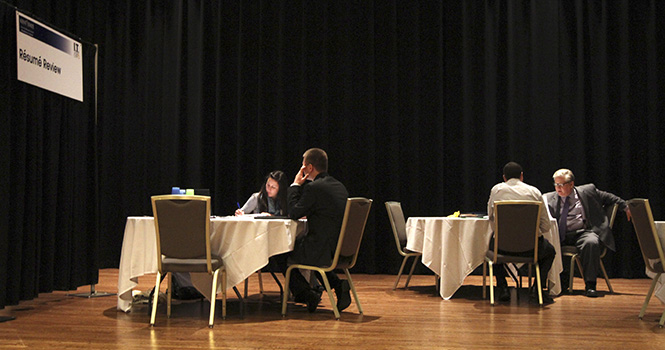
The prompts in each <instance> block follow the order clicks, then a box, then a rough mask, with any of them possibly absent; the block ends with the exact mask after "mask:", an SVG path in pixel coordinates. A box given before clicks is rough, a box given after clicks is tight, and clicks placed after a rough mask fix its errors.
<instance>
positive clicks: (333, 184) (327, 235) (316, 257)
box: [288, 173, 349, 266]
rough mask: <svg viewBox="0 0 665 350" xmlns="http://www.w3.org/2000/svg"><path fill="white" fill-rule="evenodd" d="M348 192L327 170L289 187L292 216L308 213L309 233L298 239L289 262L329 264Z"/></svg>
mask: <svg viewBox="0 0 665 350" xmlns="http://www.w3.org/2000/svg"><path fill="white" fill-rule="evenodd" d="M348 197H349V193H348V192H347V190H346V187H344V185H343V184H342V183H341V182H339V181H337V180H336V179H335V178H333V177H332V176H330V175H328V174H327V173H321V174H319V175H318V176H317V177H316V179H314V181H312V182H307V183H305V184H304V185H303V186H291V187H289V189H288V205H289V217H291V218H292V219H294V220H297V219H299V218H301V217H303V216H306V217H307V235H306V236H305V237H303V238H301V239H299V240H298V241H296V244H295V247H294V249H293V253H291V255H290V256H289V262H290V263H299V264H307V265H315V266H330V264H331V263H332V256H333V254H334V252H335V248H336V247H337V240H338V238H339V231H340V229H341V228H342V220H343V218H344V209H345V208H346V200H347V198H348Z"/></svg>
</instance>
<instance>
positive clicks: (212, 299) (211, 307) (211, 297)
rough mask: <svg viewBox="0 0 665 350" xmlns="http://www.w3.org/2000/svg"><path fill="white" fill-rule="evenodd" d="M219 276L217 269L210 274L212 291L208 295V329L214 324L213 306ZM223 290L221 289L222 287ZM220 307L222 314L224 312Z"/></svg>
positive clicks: (215, 299)
mask: <svg viewBox="0 0 665 350" xmlns="http://www.w3.org/2000/svg"><path fill="white" fill-rule="evenodd" d="M218 275H219V269H217V270H215V272H214V273H213V274H212V287H211V288H212V291H211V293H210V318H209V319H208V327H209V328H212V327H213V324H214V322H215V304H216V301H217V276H218ZM222 288H223V287H222ZM223 309H224V308H223V307H222V313H223V312H224V310H223Z"/></svg>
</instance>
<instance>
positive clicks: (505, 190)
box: [487, 178, 550, 235]
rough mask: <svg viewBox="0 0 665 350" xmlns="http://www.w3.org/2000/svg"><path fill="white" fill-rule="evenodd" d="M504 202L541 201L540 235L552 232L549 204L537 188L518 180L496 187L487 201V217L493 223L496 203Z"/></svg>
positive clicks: (499, 184)
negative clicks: (548, 212) (548, 211)
mask: <svg viewBox="0 0 665 350" xmlns="http://www.w3.org/2000/svg"><path fill="white" fill-rule="evenodd" d="M504 200H532V201H540V202H541V203H542V205H543V206H542V208H541V209H540V225H539V226H540V234H541V235H542V234H543V233H544V232H547V231H549V230H550V219H549V216H548V214H547V204H545V200H544V199H543V195H542V193H540V190H538V189H537V188H535V187H533V186H531V185H527V184H525V183H524V182H522V181H520V180H519V179H516V178H512V179H509V180H508V181H506V182H501V183H498V184H496V185H494V187H492V190H491V191H490V199H489V200H488V201H487V215H488V217H489V219H490V221H491V222H492V223H494V202H496V201H504Z"/></svg>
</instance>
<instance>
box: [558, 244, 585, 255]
mask: <svg viewBox="0 0 665 350" xmlns="http://www.w3.org/2000/svg"><path fill="white" fill-rule="evenodd" d="M579 253H580V251H579V250H577V247H576V246H574V245H563V246H561V254H563V255H573V254H579Z"/></svg>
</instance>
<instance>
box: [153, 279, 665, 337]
mask: <svg viewBox="0 0 665 350" xmlns="http://www.w3.org/2000/svg"><path fill="white" fill-rule="evenodd" d="M660 275H661V274H660V273H659V274H657V275H656V277H654V278H653V281H652V282H651V286H650V287H649V292H648V293H647V296H646V298H644V303H643V304H642V309H641V310H640V314H639V316H637V318H639V319H640V320H641V319H642V317H644V313H645V312H646V311H647V306H648V305H649V300H650V299H651V295H652V294H653V290H654V288H655V287H656V283H658V279H660ZM153 307H154V306H153ZM661 322H662V316H661ZM661 325H662V324H661Z"/></svg>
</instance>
